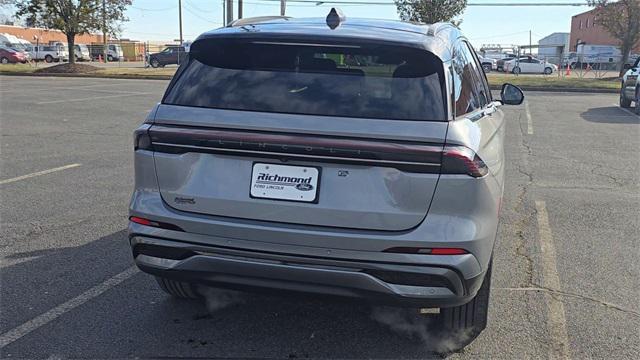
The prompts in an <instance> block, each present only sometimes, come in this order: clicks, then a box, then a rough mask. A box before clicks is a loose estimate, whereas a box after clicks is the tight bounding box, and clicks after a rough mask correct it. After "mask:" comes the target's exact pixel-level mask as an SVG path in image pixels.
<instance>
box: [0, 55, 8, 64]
mask: <svg viewBox="0 0 640 360" xmlns="http://www.w3.org/2000/svg"><path fill="white" fill-rule="evenodd" d="M0 62H1V63H3V64H8V63H9V59H8V58H6V57H4V56H3V57H2V59H0Z"/></svg>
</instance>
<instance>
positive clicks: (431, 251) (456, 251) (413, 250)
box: [384, 247, 468, 255]
mask: <svg viewBox="0 0 640 360" xmlns="http://www.w3.org/2000/svg"><path fill="white" fill-rule="evenodd" d="M384 252H390V253H399V254H423V255H464V254H468V252H467V251H466V250H464V249H460V248H419V247H392V248H389V249H386V250H385V251H384Z"/></svg>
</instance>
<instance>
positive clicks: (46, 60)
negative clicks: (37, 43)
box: [44, 55, 53, 64]
mask: <svg viewBox="0 0 640 360" xmlns="http://www.w3.org/2000/svg"><path fill="white" fill-rule="evenodd" d="M44 61H45V62H46V63H48V64H51V63H52V62H53V56H51V55H47V56H45V57H44Z"/></svg>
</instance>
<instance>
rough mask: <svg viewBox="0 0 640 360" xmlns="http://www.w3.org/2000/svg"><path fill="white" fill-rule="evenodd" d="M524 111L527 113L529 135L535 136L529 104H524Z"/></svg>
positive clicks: (526, 102)
mask: <svg viewBox="0 0 640 360" xmlns="http://www.w3.org/2000/svg"><path fill="white" fill-rule="evenodd" d="M524 110H525V112H526V113H527V134H529V135H533V121H532V120H531V111H529V102H528V101H525V102H524Z"/></svg>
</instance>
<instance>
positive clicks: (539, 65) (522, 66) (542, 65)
mask: <svg viewBox="0 0 640 360" xmlns="http://www.w3.org/2000/svg"><path fill="white" fill-rule="evenodd" d="M502 68H503V71H504V72H512V73H514V74H521V73H522V74H546V75H549V74H553V73H554V72H557V71H558V67H557V66H556V65H554V64H551V63H548V62H546V61H543V60H539V59H536V58H534V57H533V56H524V57H520V58H517V59H511V60H509V61H505V62H504V64H503V65H502Z"/></svg>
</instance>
